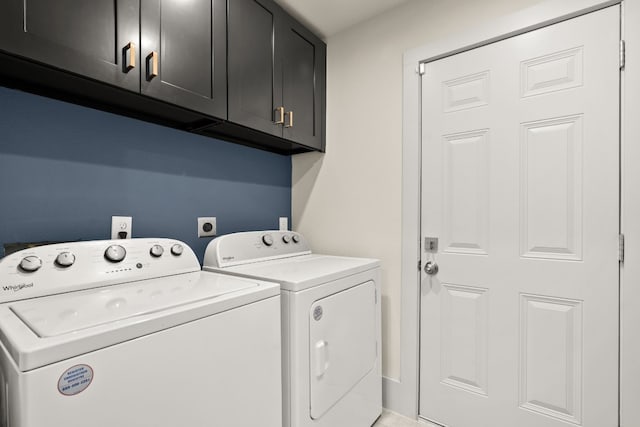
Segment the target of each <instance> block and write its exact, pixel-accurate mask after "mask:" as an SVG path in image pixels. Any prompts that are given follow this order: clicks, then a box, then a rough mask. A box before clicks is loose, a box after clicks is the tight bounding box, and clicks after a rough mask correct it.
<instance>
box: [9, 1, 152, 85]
mask: <svg viewBox="0 0 640 427" xmlns="http://www.w3.org/2000/svg"><path fill="white" fill-rule="evenodd" d="M139 22H140V19H139V2H138V1H137V0H93V1H84V0H56V1H55V2H51V0H2V4H1V5H0V50H3V51H5V52H9V53H12V54H15V55H18V56H21V57H25V58H28V59H31V60H35V61H38V62H41V63H45V64H48V65H51V66H54V67H56V68H60V69H63V70H66V71H71V72H74V73H77V74H80V75H83V76H87V77H90V78H93V79H95V80H99V81H102V82H106V83H110V84H113V85H116V86H120V87H124V88H126V89H129V90H139V87H140V67H137V66H135V65H136V64H137V63H138V62H139V59H138V55H137V52H136V47H137V46H139V38H140V27H139V26H140V24H139ZM130 60H131V63H129V62H128V61H130ZM132 65H133V66H134V67H133V68H132V67H131V66H132Z"/></svg>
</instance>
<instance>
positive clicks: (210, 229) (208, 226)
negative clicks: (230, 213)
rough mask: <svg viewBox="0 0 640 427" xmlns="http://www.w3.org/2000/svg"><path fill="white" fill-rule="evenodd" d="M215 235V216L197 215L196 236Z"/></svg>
mask: <svg viewBox="0 0 640 427" xmlns="http://www.w3.org/2000/svg"><path fill="white" fill-rule="evenodd" d="M215 235H216V217H215V216H203V217H198V237H213V236H215Z"/></svg>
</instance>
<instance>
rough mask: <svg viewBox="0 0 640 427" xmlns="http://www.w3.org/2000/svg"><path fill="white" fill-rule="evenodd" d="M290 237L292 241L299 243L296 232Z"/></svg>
mask: <svg viewBox="0 0 640 427" xmlns="http://www.w3.org/2000/svg"><path fill="white" fill-rule="evenodd" d="M291 238H292V239H293V243H300V236H298V235H297V234H294V235H293V236H291Z"/></svg>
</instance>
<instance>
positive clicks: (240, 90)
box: [228, 0, 282, 136]
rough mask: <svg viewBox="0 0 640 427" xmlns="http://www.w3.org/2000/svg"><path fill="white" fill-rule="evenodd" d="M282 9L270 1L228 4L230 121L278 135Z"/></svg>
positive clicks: (255, 0) (279, 131)
mask: <svg viewBox="0 0 640 427" xmlns="http://www.w3.org/2000/svg"><path fill="white" fill-rule="evenodd" d="M281 13H282V12H281V11H280V9H279V8H278V7H277V6H276V5H275V4H274V3H273V2H271V1H268V0H267V1H265V0H233V1H230V2H229V33H228V37H229V76H228V80H229V120H230V121H232V122H234V123H238V124H241V125H243V126H247V127H249V128H252V129H256V130H260V131H262V132H266V133H269V134H272V135H276V136H282V126H281V125H279V124H276V123H275V121H276V120H275V119H276V117H275V115H276V113H275V109H276V108H277V107H280V106H282V70H281V63H280V62H276V60H275V46H274V37H275V34H274V32H275V27H276V21H277V20H278V19H281V18H280V16H281Z"/></svg>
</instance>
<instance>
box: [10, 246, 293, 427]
mask: <svg viewBox="0 0 640 427" xmlns="http://www.w3.org/2000/svg"><path fill="white" fill-rule="evenodd" d="M280 352H281V347H280V296H279V289H278V286H277V285H274V284H272V283H267V282H262V281H258V280H253V279H240V278H233V277H230V276H228V275H221V274H214V273H206V272H202V271H201V270H200V265H199V262H198V259H197V258H196V256H195V254H194V253H193V251H192V250H191V249H190V248H189V247H188V246H187V245H185V244H184V243H182V242H179V241H175V240H170V239H132V240H117V241H92V242H78V243H68V244H55V245H48V246H41V247H36V248H33V249H27V250H23V251H20V252H17V253H14V254H12V255H9V256H7V257H5V258H4V259H2V260H0V425H1V426H2V427H86V426H91V427H114V426H119V427H175V426H189V427H205V426H207V427H210V426H224V427H255V426H269V427H280V426H281V425H282V414H281V411H280V407H281V406H280V405H281V397H280V393H281V374H280V369H281V368H280V367H281V357H280Z"/></svg>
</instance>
